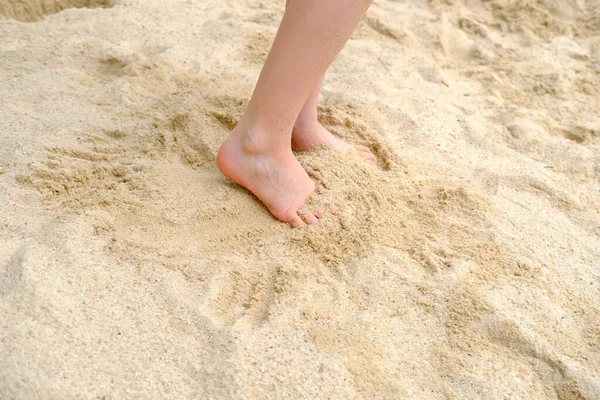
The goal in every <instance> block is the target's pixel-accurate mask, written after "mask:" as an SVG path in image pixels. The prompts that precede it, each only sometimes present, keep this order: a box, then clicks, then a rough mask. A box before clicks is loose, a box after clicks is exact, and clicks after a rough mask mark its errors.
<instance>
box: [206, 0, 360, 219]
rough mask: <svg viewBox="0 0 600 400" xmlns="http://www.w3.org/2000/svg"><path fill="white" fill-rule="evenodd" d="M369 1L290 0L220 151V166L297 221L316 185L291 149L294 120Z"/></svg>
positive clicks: (281, 215) (282, 214)
mask: <svg viewBox="0 0 600 400" xmlns="http://www.w3.org/2000/svg"><path fill="white" fill-rule="evenodd" d="M369 4H370V1H369V0H327V1H324V0H290V2H289V4H288V6H287V8H286V11H285V14H284V17H283V20H282V22H281V26H280V27H279V31H278V32H277V36H276V38H275V42H274V43H273V47H272V48H271V51H270V53H269V56H268V57H267V61H266V62H265V65H264V67H263V70H262V72H261V74H260V77H259V79H258V83H257V84H256V88H255V89H254V93H253V95H252V98H251V99H250V103H249V104H248V109H247V110H246V113H245V114H244V116H243V117H242V118H241V120H240V122H239V124H238V126H236V128H235V129H234V130H233V131H232V133H231V134H230V135H229V137H228V138H227V140H226V141H225V143H224V144H223V146H221V149H220V150H219V154H218V157H217V164H218V166H219V168H220V169H221V171H222V172H223V173H224V174H225V175H226V176H228V177H229V178H230V179H232V180H234V181H235V182H237V183H239V184H241V185H242V186H244V187H246V188H247V189H249V190H250V191H251V192H252V193H254V194H255V195H256V196H257V197H258V198H259V199H260V200H261V201H262V202H263V203H264V204H265V205H266V206H267V208H268V209H269V211H271V213H272V214H273V215H274V216H275V217H276V218H277V219H279V220H280V221H284V222H289V223H291V224H292V226H300V225H302V219H301V218H300V216H298V211H301V212H302V210H301V208H302V206H303V204H304V202H305V201H306V199H307V198H308V197H309V196H310V195H311V193H312V192H313V190H314V183H313V182H312V181H311V180H310V178H309V177H308V175H307V174H306V172H305V171H304V169H303V168H302V166H301V165H300V164H299V163H298V161H297V160H296V158H295V157H294V155H293V153H292V150H291V135H292V129H293V127H294V123H295V121H296V119H297V117H298V115H299V113H300V111H301V109H302V107H303V105H304V104H305V102H306V100H307V99H308V97H309V95H310V94H311V92H313V89H314V88H315V87H316V86H317V84H318V83H319V81H320V80H321V79H322V77H323V75H324V73H325V70H326V69H327V67H328V66H329V64H331V62H332V61H333V58H334V57H335V56H336V55H337V53H338V52H339V51H340V50H341V48H342V47H343V45H344V44H345V43H346V41H347V40H348V38H349V37H350V34H351V33H352V31H353V30H354V28H355V27H356V25H357V24H358V21H359V20H360V18H361V17H362V16H363V14H364V12H365V11H366V9H367V7H368V5H369ZM317 96H318V93H317ZM302 213H303V214H304V217H305V220H306V222H308V223H312V222H314V221H315V220H316V218H315V216H314V214H312V213H311V212H309V211H303V212H302Z"/></svg>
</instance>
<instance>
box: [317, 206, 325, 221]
mask: <svg viewBox="0 0 600 400" xmlns="http://www.w3.org/2000/svg"><path fill="white" fill-rule="evenodd" d="M315 217H317V218H318V219H323V218H325V210H323V209H322V208H317V209H316V210H315Z"/></svg>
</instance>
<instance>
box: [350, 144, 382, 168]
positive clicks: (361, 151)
mask: <svg viewBox="0 0 600 400" xmlns="http://www.w3.org/2000/svg"><path fill="white" fill-rule="evenodd" d="M354 151H355V152H356V155H358V156H359V157H362V158H364V159H365V160H367V161H368V162H370V163H372V164H377V158H376V157H375V155H374V154H373V153H371V150H370V149H369V148H368V147H365V146H361V145H355V146H354Z"/></svg>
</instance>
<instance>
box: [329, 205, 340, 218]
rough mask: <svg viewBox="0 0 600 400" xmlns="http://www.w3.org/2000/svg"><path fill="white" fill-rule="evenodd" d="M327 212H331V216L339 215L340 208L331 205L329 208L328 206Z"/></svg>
mask: <svg viewBox="0 0 600 400" xmlns="http://www.w3.org/2000/svg"><path fill="white" fill-rule="evenodd" d="M329 211H331V213H332V214H333V215H338V214H339V213H340V208H339V207H338V206H336V205H335V204H332V205H331V206H329Z"/></svg>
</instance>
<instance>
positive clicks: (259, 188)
mask: <svg viewBox="0 0 600 400" xmlns="http://www.w3.org/2000/svg"><path fill="white" fill-rule="evenodd" d="M288 146H289V145H288ZM217 166H218V167H219V169H220V170H221V172H222V173H223V174H224V175H225V176H227V177H228V178H229V179H231V180H232V181H234V182H236V183H238V184H240V185H242V186H243V187H245V188H246V189H248V190H250V191H251V192H252V193H254V195H255V196H256V197H258V199H259V200H260V201H261V202H262V203H263V204H264V205H265V206H267V208H268V209H269V211H270V212H271V214H273V216H274V217H275V218H277V219H278V220H280V221H282V222H288V223H290V224H291V225H292V226H293V227H294V228H297V227H299V226H302V225H304V222H303V219H304V221H305V222H306V223H308V224H312V223H313V222H315V221H316V220H317V217H316V216H315V214H313V213H312V212H310V211H308V210H305V209H303V208H302V207H303V205H304V202H305V201H306V200H307V199H308V197H309V196H310V195H311V194H312V193H313V191H314V189H315V184H314V182H313V181H312V180H311V179H310V178H309V177H308V175H307V174H306V171H305V170H304V168H302V166H301V165H300V163H299V162H298V160H296V157H294V154H293V153H292V151H291V149H287V150H286V149H282V150H275V149H272V148H269V146H262V145H261V144H260V143H258V141H257V140H256V136H251V135H250V134H249V133H248V132H247V131H246V130H245V129H244V128H241V127H240V126H239V125H238V126H237V127H236V128H235V129H234V130H233V131H232V132H231V134H230V135H229V137H227V139H226V140H225V143H223V145H222V146H221V148H220V149H219V153H218V154H217ZM316 214H317V215H318V216H319V218H320V217H322V216H323V213H322V211H318V212H317V213H316Z"/></svg>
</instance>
